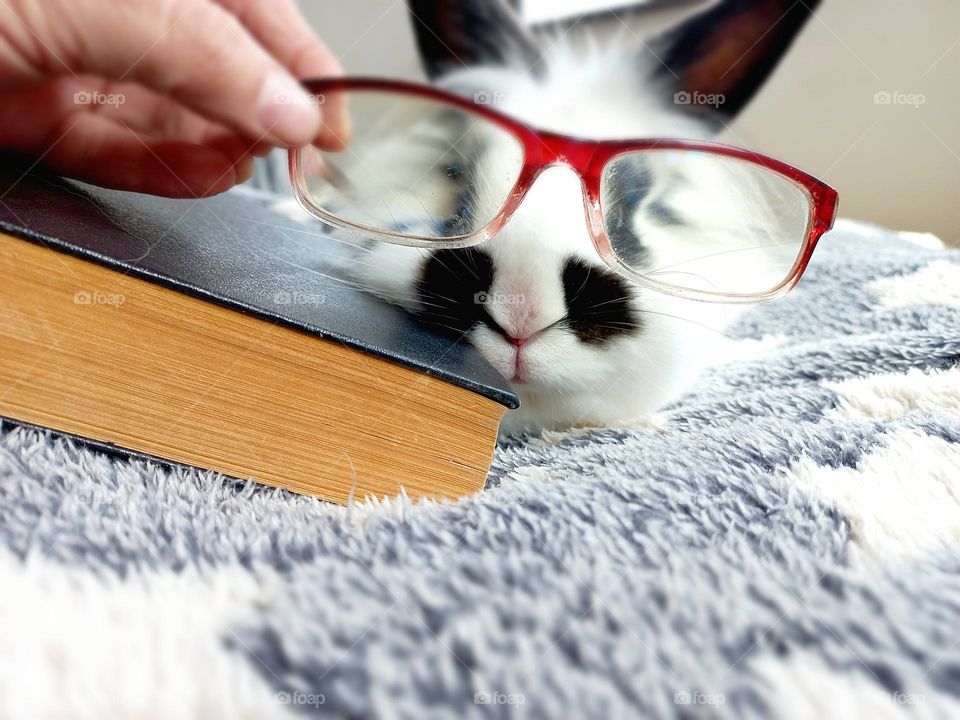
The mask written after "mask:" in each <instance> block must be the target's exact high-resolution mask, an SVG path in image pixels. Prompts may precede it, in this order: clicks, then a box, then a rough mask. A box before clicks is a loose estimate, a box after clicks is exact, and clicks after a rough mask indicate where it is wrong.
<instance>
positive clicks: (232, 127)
mask: <svg viewBox="0 0 960 720" xmlns="http://www.w3.org/2000/svg"><path fill="white" fill-rule="evenodd" d="M339 73H340V66H339V64H338V63H337V61H336V59H335V58H334V57H333V56H332V55H331V54H330V52H329V50H327V48H326V47H325V46H324V45H323V43H322V42H321V41H320V40H319V39H318V38H317V37H316V36H315V35H314V34H313V32H312V31H311V30H310V28H309V27H308V26H307V24H306V22H305V21H304V20H303V18H302V16H301V15H300V13H299V12H298V10H297V9H296V8H295V7H294V5H293V4H292V2H291V0H111V1H110V2H103V1H102V0H42V2H37V1H36V0H0V149H3V150H12V151H16V152H21V153H26V154H29V155H32V156H35V157H37V158H38V159H39V161H40V162H41V163H43V164H44V165H46V166H49V167H51V168H53V169H54V170H56V171H58V172H60V173H62V174H65V175H69V176H71V177H75V178H78V179H81V180H85V181H88V182H92V183H95V184H99V185H105V186H108V187H113V188H118V189H123V190H134V191H138V192H146V193H152V194H157V195H165V196H170V197H200V196H206V195H213V194H216V193H218V192H222V191H224V190H226V189H228V188H230V187H232V186H233V185H235V184H236V183H238V182H243V181H244V180H246V179H247V178H249V176H250V174H251V173H252V172H253V157H254V156H256V155H264V154H266V153H267V152H269V150H270V149H271V148H273V147H275V146H296V145H305V144H308V143H311V142H317V144H319V145H321V146H323V145H324V144H325V142H326V141H325V136H326V134H327V133H326V131H325V128H324V126H323V123H322V119H321V108H320V106H319V105H318V104H317V103H316V102H313V101H312V99H311V98H309V96H308V95H306V93H305V92H304V90H303V89H302V88H301V87H300V85H299V84H298V83H297V82H296V80H295V79H294V78H300V79H303V78H308V77H322V76H328V75H332V74H339Z"/></svg>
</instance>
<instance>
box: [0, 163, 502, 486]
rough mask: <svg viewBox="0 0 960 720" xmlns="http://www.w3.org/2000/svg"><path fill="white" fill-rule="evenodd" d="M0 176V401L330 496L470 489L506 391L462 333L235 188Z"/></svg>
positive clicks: (96, 437)
mask: <svg viewBox="0 0 960 720" xmlns="http://www.w3.org/2000/svg"><path fill="white" fill-rule="evenodd" d="M11 166H13V167H16V165H15V163H14V162H12V161H8V160H7V159H4V162H3V167H4V170H3V171H0V278H2V279H0V416H3V417H5V418H8V419H10V420H13V421H16V422H20V423H24V424H30V425H37V426H41V427H45V428H51V429H53V430H57V431H60V432H63V433H67V434H70V435H74V436H78V437H80V438H83V439H85V440H87V441H89V442H92V443H95V444H97V445H99V446H103V447H106V448H109V449H111V450H115V451H122V452H130V453H135V454H142V455H147V456H151V457H155V458H160V459H162V460H165V461H168V462H173V463H184V464H188V465H192V466H196V467H199V468H204V469H209V470H215V471H218V472H221V473H224V474H226V475H230V476H233V477H237V478H242V479H247V478H249V479H253V480H255V481H257V482H261V483H265V484H267V485H273V486H277V487H283V488H287V489H290V490H293V491H296V492H300V493H308V494H311V495H315V496H317V497H320V498H323V499H325V500H331V501H335V502H346V501H347V500H348V499H349V498H351V497H353V498H356V499H357V500H362V499H363V498H365V497H370V496H374V497H382V496H391V495H395V494H397V493H399V492H401V490H403V491H405V492H406V493H407V494H408V495H410V496H411V497H414V498H418V497H437V498H439V497H446V498H455V497H459V496H462V495H465V494H468V493H471V492H475V491H477V490H479V489H481V488H482V487H483V483H484V480H485V478H486V474H487V471H488V470H489V465H490V461H491V457H492V453H493V448H494V445H495V442H496V437H497V431H498V427H499V422H500V420H501V418H502V417H503V414H504V413H505V412H506V411H507V409H509V408H513V407H516V406H517V404H518V400H517V398H516V396H515V395H514V394H513V393H512V392H511V391H510V389H509V386H508V385H507V383H506V382H505V381H504V380H503V379H502V378H501V377H500V375H499V374H498V373H497V372H496V371H495V370H494V369H493V368H492V367H490V366H489V365H488V364H487V362H486V361H485V360H484V359H483V358H482V357H481V356H480V355H479V354H478V353H477V352H476V351H475V350H473V349H472V348H471V347H470V346H469V345H468V344H466V343H465V342H462V341H460V342H458V341H455V340H453V339H450V338H448V337H445V336H442V335H438V334H436V333H434V332H433V331H431V330H429V329H427V328H424V327H423V326H421V325H419V324H418V323H417V322H416V321H415V320H414V319H413V318H411V317H410V316H408V315H407V314H405V313H403V312H402V311H400V310H398V309H397V308H394V307H392V306H389V305H387V304H385V303H382V302H380V301H378V300H376V299H375V298H373V297H371V296H369V295H367V294H365V293H363V292H361V291H359V290H357V289H356V288H354V287H353V286H351V284H350V283H349V282H345V281H343V280H342V279H340V278H338V277H337V276H336V275H334V274H332V273H331V272H328V270H329V269H330V268H331V267H332V266H333V264H335V262H336V261H338V260H342V259H343V254H344V250H343V249H342V245H341V244H339V243H337V242H336V241H335V240H333V239H331V238H327V237H324V236H322V235H318V234H317V232H316V230H315V229H311V228H307V227H305V226H302V225H300V224H298V223H297V222H295V221H293V220H291V219H289V218H287V217H286V216H284V215H283V214H281V213H277V212H274V211H273V210H272V207H273V203H274V201H273V200H271V199H269V198H267V197H264V196H260V195H257V194H256V193H252V192H244V191H242V190H238V191H233V192H231V193H227V194H226V195H222V196H219V197H215V198H210V199H204V200H164V199H157V198H152V197H148V196H144V195H138V194H133V193H123V192H117V191H110V190H103V189H101V188H95V187H91V186H88V185H85V184H82V183H79V182H74V181H68V180H62V179H59V178H55V177H49V176H45V175H41V174H38V173H26V174H24V173H22V172H21V171H19V170H16V169H15V170H10V169H9V168H10V167H11Z"/></svg>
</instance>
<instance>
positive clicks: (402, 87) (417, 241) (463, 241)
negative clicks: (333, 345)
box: [289, 77, 838, 303]
mask: <svg viewBox="0 0 960 720" xmlns="http://www.w3.org/2000/svg"><path fill="white" fill-rule="evenodd" d="M303 86H304V88H305V89H306V90H307V92H309V93H312V94H313V95H315V96H317V97H321V98H322V97H323V96H324V93H327V92H331V91H350V90H358V91H370V90H374V91H383V92H387V93H395V94H401V95H414V96H418V97H422V98H426V99H429V100H434V101H438V102H442V103H445V104H448V105H452V106H454V107H457V108H459V109H461V110H464V111H466V112H468V113H473V114H475V115H479V116H481V117H483V118H485V119H487V120H488V121H490V122H492V123H494V124H495V125H497V126H499V127H501V128H503V129H504V130H506V131H508V132H509V133H510V134H511V135H513V136H514V137H515V138H516V139H517V140H519V141H520V143H521V144H522V146H523V152H524V162H523V167H522V169H521V170H520V174H519V176H518V178H517V181H516V183H515V184H514V187H513V189H512V190H511V192H510V195H509V197H508V198H507V200H506V202H505V203H504V206H503V208H502V209H501V210H500V212H499V213H498V214H497V216H496V217H495V218H494V219H493V220H491V221H490V222H489V223H487V225H485V226H484V227H482V228H480V229H479V230H477V231H475V232H473V233H470V234H468V235H460V236H457V237H452V238H441V239H438V238H428V237H418V236H412V235H407V234H404V233H399V232H392V231H386V230H379V229H376V228H371V227H366V226H364V225H360V224H357V223H352V222H350V221H348V220H344V219H343V218H340V217H338V216H336V215H334V214H332V213H329V212H328V211H326V210H324V209H323V208H321V207H319V206H317V205H316V204H314V202H313V200H312V199H311V196H310V192H309V190H308V189H307V187H306V183H305V180H304V174H303V172H302V166H301V150H300V149H299V148H296V149H292V150H290V152H289V168H290V181H291V184H292V185H293V190H294V194H295V195H296V197H297V200H298V201H299V202H300V204H301V205H302V206H303V207H304V208H305V209H306V210H307V211H308V212H310V213H311V214H313V215H316V216H317V217H319V218H321V219H322V220H323V221H324V222H327V223H329V224H331V225H333V226H335V227H340V228H343V229H348V230H354V231H360V232H361V233H364V234H366V235H367V236H369V237H373V238H374V239H379V240H385V241H387V242H392V243H396V244H402V245H413V246H418V247H432V248H438V249H440V248H462V247H469V246H471V245H476V244H479V243H482V242H484V241H486V240H489V239H490V238H492V237H494V236H495V235H496V234H497V233H499V232H500V230H501V229H502V228H503V227H504V226H505V225H506V224H507V223H508V222H509V221H510V218H511V217H512V216H513V213H514V212H515V211H516V210H517V208H518V207H519V206H520V204H521V203H522V202H523V199H524V197H525V196H526V194H527V192H528V191H529V189H530V188H531V187H532V186H533V183H534V182H535V181H536V179H537V177H538V176H539V175H540V173H542V172H543V171H544V170H546V169H547V168H550V167H554V166H557V165H563V166H567V167H569V168H571V169H572V170H573V171H574V172H576V173H577V175H578V176H579V177H580V181H581V185H582V187H583V198H584V213H585V216H586V224H587V228H588V231H589V233H590V235H591V239H592V241H593V244H594V247H595V248H596V250H597V252H598V253H599V254H600V257H601V258H602V259H603V260H604V262H605V263H606V264H607V265H608V266H610V267H611V268H612V269H614V270H617V271H618V272H620V273H621V274H625V275H627V276H628V277H629V278H630V279H631V280H633V281H634V282H637V283H639V284H641V285H646V286H649V287H651V288H652V289H655V290H657V291H659V292H666V293H669V294H672V295H677V296H682V297H686V298H689V299H693V300H702V301H707V302H727V303H758V302H769V301H772V300H776V299H778V298H780V297H783V296H784V295H786V294H787V293H788V292H790V290H792V289H793V288H794V287H795V286H796V284H797V283H798V282H799V281H800V278H801V277H802V276H803V273H804V271H805V270H806V268H807V265H808V264H809V262H810V258H811V256H812V255H813V251H814V249H815V248H816V246H817V242H818V241H819V240H820V238H821V237H822V236H823V234H824V233H825V232H827V231H828V230H830V229H831V228H832V227H833V223H834V220H835V219H836V215H837V206H838V196H837V191H836V190H834V189H833V188H832V187H830V186H829V185H827V184H826V183H824V182H823V181H821V180H819V179H817V178H815V177H813V176H812V175H809V174H808V173H805V172H804V171H802V170H800V169H798V168H795V167H793V166H792V165H788V164H787V163H785V162H782V161H780V160H777V159H775V158H772V157H768V156H766V155H761V154H759V153H756V152H753V151H751V150H745V149H742V148H737V147H733V146H730V145H723V144H721V143H714V142H705V141H699V140H682V139H673V138H648V139H638V140H588V139H583V138H577V137H572V136H568V135H562V134H559V133H555V132H550V131H548V130H539V129H536V128H533V127H531V126H529V125H526V124H525V123H522V122H520V121H518V120H515V119H513V118H511V117H509V116H507V115H504V114H502V113H499V112H497V111H496V110H493V109H492V108H491V107H489V106H488V105H481V104H478V103H476V102H474V101H472V100H470V99H468V98H464V97H462V96H460V95H455V94H453V93H450V92H447V91H445V90H441V89H439V88H435V87H432V86H429V85H422V84H418V83H412V82H406V81H402V80H389V79H384V78H367V77H363V78H360V77H338V78H325V79H318V80H306V81H304V82H303ZM644 150H693V151H700V152H706V153H712V154H714V155H721V156H724V157H729V158H735V159H737V160H741V161H744V162H747V163H751V164H754V165H758V166H760V167H763V168H766V169H768V170H771V171H773V172H776V173H778V174H779V175H781V176H783V177H785V178H787V179H788V180H790V181H792V182H793V183H794V184H795V185H797V186H799V187H800V188H801V189H802V190H804V192H806V194H807V195H808V197H809V199H810V213H809V217H808V222H807V232H806V239H805V240H804V244H803V246H802V248H801V250H800V252H799V254H798V257H797V259H796V261H795V262H794V265H793V267H792V268H791V270H790V273H789V274H788V275H787V277H786V278H785V279H784V280H783V282H781V283H780V284H779V285H777V286H776V287H775V288H773V289H772V290H769V291H768V292H765V293H753V294H737V293H718V292H709V291H700V290H692V289H688V288H681V287H677V286H673V285H669V284H665V283H662V282H659V281H656V280H651V279H650V278H648V277H646V276H644V275H643V274H642V273H640V272H639V271H637V270H635V269H633V268H631V267H630V266H628V265H627V264H626V263H624V262H623V261H622V260H620V258H619V257H618V256H617V255H616V253H615V252H614V251H613V248H612V247H611V244H610V241H609V239H608V237H607V234H606V231H605V230H604V228H603V213H602V210H601V206H600V187H601V180H602V177H603V170H604V168H605V167H606V165H607V163H608V162H610V161H611V160H612V159H614V158H615V157H617V156H619V155H622V154H624V153H628V152H638V151H644Z"/></svg>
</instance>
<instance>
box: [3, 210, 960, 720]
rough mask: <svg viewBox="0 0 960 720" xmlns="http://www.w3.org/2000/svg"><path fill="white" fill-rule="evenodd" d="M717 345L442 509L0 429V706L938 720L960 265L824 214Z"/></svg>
mask: <svg viewBox="0 0 960 720" xmlns="http://www.w3.org/2000/svg"><path fill="white" fill-rule="evenodd" d="M733 335H734V336H735V337H737V338H738V339H739V342H740V345H741V346H742V348H743V349H744V357H743V359H740V360H737V361H736V362H731V363H729V364H726V365H723V366H720V367H717V368H715V369H714V370H712V371H710V372H709V373H708V374H707V375H705V376H704V377H703V378H702V379H701V381H700V382H699V384H698V385H697V386H696V388H695V389H694V390H693V391H692V392H691V393H690V394H689V395H687V396H686V397H685V398H684V399H682V401H680V402H679V403H678V404H677V405H676V406H675V407H673V408H672V409H670V411H669V412H668V413H667V414H666V417H665V419H664V420H663V423H662V427H661V428H659V429H657V428H652V427H617V428H608V429H594V430H576V431H571V432H566V433H549V434H545V435H542V436H537V437H522V438H514V439H511V440H508V441H506V442H503V443H502V444H501V446H500V447H499V448H498V451H497V455H496V458H495V463H494V468H493V471H492V473H491V476H490V481H489V485H490V487H489V488H488V489H487V490H486V491H485V492H483V493H481V494H479V495H477V496H475V497H471V498H468V499H465V500H463V501H461V502H458V503H453V504H439V505H437V504H429V503H423V504H416V505H413V504H411V503H409V502H407V501H404V500H403V499H400V500H396V501H391V502H387V503H383V504H366V505H354V506H353V507H350V508H340V507H334V506H330V505H326V504H324V503H321V502H318V501H315V500H312V499H309V498H304V497H297V496H294V495H290V494H288V493H284V492H280V491H275V490H268V489H263V488H259V487H253V486H250V485H247V484H240V483H237V482H234V481H232V480H228V479H224V478H223V477H220V476H217V475H213V474H209V473H202V472H198V471H193V470H189V469H177V470H171V469H169V468H165V467H162V466H157V465H152V464H148V463H143V462H136V461H125V460H118V459H116V458H111V457H107V456H104V455H101V454H98V453H97V452H95V451H93V450H90V449H88V448H84V447H80V446H77V445H74V444H73V443H71V442H69V441H66V440H64V439H62V438H58V437H57V436H55V435H52V434H44V433H40V432H37V431H32V430H26V429H23V428H14V427H12V426H11V425H9V424H7V425H5V426H4V428H3V433H2V435H0V717H3V718H37V717H43V718H67V717H83V718H98V719H99V718H111V717H136V718H165V719H166V718H209V717H230V718H241V717H244V718H245V717H249V718H273V717H296V716H299V715H303V714H307V715H316V716H319V717H385V718H394V717H395V718H473V717H477V718H485V717H513V716H517V717H531V718H621V717H623V718H627V717H629V718H634V717H684V718H686V717H691V718H692V717H710V718H713V717H719V718H726V717H730V718H751V717H757V718H760V717H777V718H821V717H844V718H855V717H864V718H884V717H890V718H900V717H911V718H912V717H960V552H958V551H960V368H958V362H960V252H957V251H943V250H935V249H932V248H927V247H921V246H919V245H915V244H912V243H909V242H907V241H905V240H903V239H901V238H900V237H899V236H897V235H895V234H892V233H889V232H886V231H883V230H879V229H875V228H870V227H867V226H863V225H855V224H852V223H844V224H841V226H840V228H838V229H837V230H836V231H834V232H833V233H831V234H830V235H828V236H827V237H826V238H825V239H824V240H823V241H822V243H821V246H820V248H819V249H818V251H817V253H816V255H815V258H814V261H813V263H812V265H811V267H810V269H809V272H808V274H807V276H806V278H805V279H804V280H803V281H802V282H801V284H800V286H799V287H798V289H797V290H796V291H795V292H794V293H793V294H792V295H790V296H789V297H788V298H786V299H784V300H783V301H781V302H777V303H774V304H771V305H767V306H763V307H757V308H755V309H752V310H751V311H750V312H749V313H748V314H747V315H746V316H745V317H744V319H743V320H742V321H741V322H740V323H739V325H738V326H737V327H736V328H735V329H734V331H733ZM0 391H2V389H0Z"/></svg>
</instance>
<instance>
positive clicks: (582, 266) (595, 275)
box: [563, 258, 643, 345]
mask: <svg viewBox="0 0 960 720" xmlns="http://www.w3.org/2000/svg"><path fill="white" fill-rule="evenodd" d="M563 293H564V297H565V298H566V302H567V319H566V321H565V323H566V325H567V326H568V327H569V328H570V329H571V330H572V331H573V332H574V333H575V334H576V336H577V337H578V338H579V339H580V341H581V342H584V343H587V344H589V345H599V344H600V343H603V342H606V341H608V340H610V339H611V338H614V337H617V336H619V335H630V334H633V333H637V332H640V330H642V328H643V324H642V322H641V319H640V317H639V316H638V315H637V314H636V313H635V312H634V311H633V309H632V307H631V300H630V296H629V293H628V291H627V285H626V282H625V281H623V280H621V279H620V278H619V277H617V276H616V275H614V274H613V273H612V272H610V271H609V270H606V269H603V268H597V267H591V266H589V265H587V264H586V263H585V262H583V261H582V260H577V259H575V258H571V259H570V260H568V261H567V262H566V264H565V265H564V268H563Z"/></svg>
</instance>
